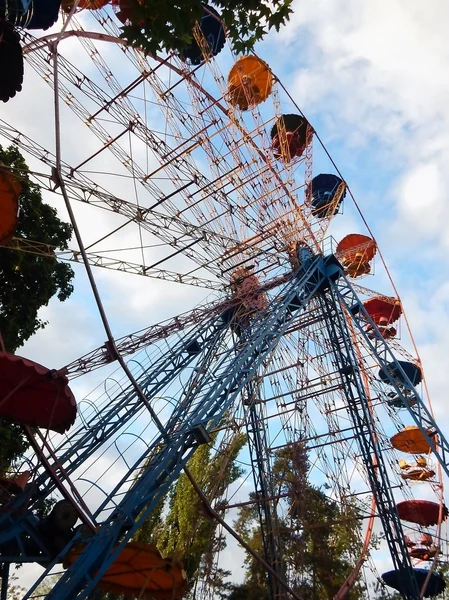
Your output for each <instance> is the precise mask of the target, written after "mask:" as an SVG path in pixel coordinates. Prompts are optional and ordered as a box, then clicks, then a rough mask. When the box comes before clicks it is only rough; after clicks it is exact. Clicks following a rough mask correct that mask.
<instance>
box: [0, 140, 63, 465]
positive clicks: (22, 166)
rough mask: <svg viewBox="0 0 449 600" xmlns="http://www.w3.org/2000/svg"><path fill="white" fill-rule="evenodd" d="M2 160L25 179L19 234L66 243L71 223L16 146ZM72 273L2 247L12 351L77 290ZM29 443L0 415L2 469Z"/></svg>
mask: <svg viewBox="0 0 449 600" xmlns="http://www.w3.org/2000/svg"><path fill="white" fill-rule="evenodd" d="M0 164H1V165H2V167H3V168H5V167H6V168H10V169H12V170H13V172H14V174H15V175H16V176H17V177H18V178H19V180H20V183H21V185H22V193H21V195H20V214H19V221H18V226H17V230H16V235H17V236H20V237H23V238H28V239H30V240H38V241H40V242H44V243H47V244H51V245H53V246H59V248H61V249H63V250H64V249H66V248H67V244H68V241H69V239H70V237H71V235H72V227H71V225H69V224H68V223H64V222H63V221H61V220H60V219H59V218H58V216H57V214H56V210H55V209H54V208H52V207H51V206H49V205H48V204H45V203H44V202H43V201H42V195H41V191H40V189H39V187H38V186H37V185H35V184H33V183H32V182H31V180H30V178H29V176H28V167H27V165H26V163H25V160H24V158H23V156H22V155H21V154H20V152H19V151H18V150H17V148H15V147H14V146H10V147H9V148H7V149H3V148H2V147H1V146H0ZM73 276H74V273H73V270H72V268H71V267H70V266H69V265H67V264H62V263H58V262H57V260H56V258H53V257H42V256H35V255H33V254H29V253H24V252H19V251H17V250H13V249H8V248H0V333H1V335H2V338H3V342H4V345H5V348H6V350H7V351H8V352H14V351H15V350H16V349H17V348H19V347H20V346H22V344H23V343H24V342H25V341H26V340H27V339H29V338H30V337H31V336H32V335H33V334H34V333H36V331H38V330H39V329H42V328H43V327H45V325H46V324H47V323H46V322H44V321H42V319H40V318H39V317H38V311H39V309H40V308H41V307H42V306H46V305H47V304H48V302H49V300H50V298H52V297H53V296H55V295H56V296H57V298H58V299H59V300H61V301H64V300H66V299H67V298H68V297H69V296H70V294H71V293H72V291H73V286H72V283H71V281H72V278H73ZM27 447H28V443H27V441H26V439H25V437H24V435H23V431H22V428H21V427H20V426H19V425H14V424H5V423H4V422H2V421H1V420H0V472H4V471H5V470H6V469H7V468H8V467H9V465H10V464H11V461H12V460H13V459H14V458H15V457H17V456H19V455H21V454H22V453H23V452H24V451H25V450H26V448H27Z"/></svg>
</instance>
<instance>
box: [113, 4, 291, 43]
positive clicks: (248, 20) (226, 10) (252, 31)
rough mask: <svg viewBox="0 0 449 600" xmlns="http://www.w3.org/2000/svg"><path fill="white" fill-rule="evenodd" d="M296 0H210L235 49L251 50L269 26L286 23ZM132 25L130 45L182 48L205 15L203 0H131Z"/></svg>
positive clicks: (127, 34) (126, 32)
mask: <svg viewBox="0 0 449 600" xmlns="http://www.w3.org/2000/svg"><path fill="white" fill-rule="evenodd" d="M292 2H293V0H272V1H271V2H267V1H260V0H211V1H210V2H209V5H211V6H213V7H214V8H215V9H216V10H217V11H218V12H219V13H220V14H221V18H222V20H223V23H224V25H225V28H226V30H227V36H228V38H229V39H230V41H231V44H232V46H233V47H234V49H235V51H236V52H248V51H250V50H252V48H253V47H254V44H255V43H256V42H257V41H258V40H260V39H262V38H263V37H264V36H265V35H266V34H267V33H268V31H269V30H270V29H272V28H274V29H276V31H279V28H280V27H281V26H282V25H284V24H285V23H286V22H287V21H288V20H289V18H290V14H291V13H292V8H291V5H292ZM130 4H131V8H132V14H133V18H132V21H133V24H132V25H125V26H124V27H123V37H124V39H126V40H127V41H128V43H129V44H132V45H134V46H137V47H140V48H142V49H143V50H144V52H146V53H147V54H156V53H157V52H160V51H161V50H167V51H171V50H175V51H178V52H179V51H181V50H183V49H185V48H186V47H187V46H188V45H189V44H190V43H191V42H192V39H193V34H192V31H193V28H194V26H195V22H196V21H198V20H201V16H202V14H203V11H202V6H203V3H202V2H201V0H178V1H177V2H160V0H130Z"/></svg>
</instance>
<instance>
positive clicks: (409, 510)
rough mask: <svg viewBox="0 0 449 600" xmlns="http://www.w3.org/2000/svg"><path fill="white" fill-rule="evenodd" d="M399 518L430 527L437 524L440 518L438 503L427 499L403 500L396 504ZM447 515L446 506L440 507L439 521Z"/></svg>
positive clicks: (443, 519)
mask: <svg viewBox="0 0 449 600" xmlns="http://www.w3.org/2000/svg"><path fill="white" fill-rule="evenodd" d="M396 508H397V511H398V514H399V518H400V519H402V520H403V521H409V522H410V523H416V524H417V525H423V527H430V525H437V523H438V522H439V518H440V505H439V504H437V503H436V502H430V501H429V500H405V501H404V502H399V503H398V504H396ZM447 516H448V510H447V508H446V506H444V505H443V507H442V515H441V521H445V520H446V519H447Z"/></svg>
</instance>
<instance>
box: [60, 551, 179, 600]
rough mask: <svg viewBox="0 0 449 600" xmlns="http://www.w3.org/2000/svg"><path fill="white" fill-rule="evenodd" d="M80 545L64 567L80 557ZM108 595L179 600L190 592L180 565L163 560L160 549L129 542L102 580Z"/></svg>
mask: <svg viewBox="0 0 449 600" xmlns="http://www.w3.org/2000/svg"><path fill="white" fill-rule="evenodd" d="M83 548H84V547H80V546H78V547H77V548H75V549H74V550H73V551H72V552H70V553H69V554H68V556H67V557H66V558H65V560H64V567H66V568H67V567H68V566H70V565H71V564H72V563H73V562H75V560H76V559H77V558H78V556H79V554H80V553H81V552H82V550H83ZM98 587H99V588H100V589H101V590H103V591H104V592H112V593H115V594H124V595H125V596H136V597H139V598H141V599H142V600H178V599H180V598H182V596H183V595H184V594H185V593H186V591H187V587H188V581H187V576H186V574H185V571H184V569H183V567H182V564H181V563H180V562H177V561H174V560H173V559H172V558H162V556H161V554H160V552H159V550H158V549H157V548H156V546H150V545H148V544H141V543H139V542H129V543H128V544H126V546H125V547H124V549H123V550H122V551H121V552H120V554H119V556H118V557H117V558H116V560H115V561H114V562H113V564H112V565H111V566H110V567H109V569H108V570H107V571H106V573H105V574H104V575H103V577H102V578H101V579H100V582H99V584H98Z"/></svg>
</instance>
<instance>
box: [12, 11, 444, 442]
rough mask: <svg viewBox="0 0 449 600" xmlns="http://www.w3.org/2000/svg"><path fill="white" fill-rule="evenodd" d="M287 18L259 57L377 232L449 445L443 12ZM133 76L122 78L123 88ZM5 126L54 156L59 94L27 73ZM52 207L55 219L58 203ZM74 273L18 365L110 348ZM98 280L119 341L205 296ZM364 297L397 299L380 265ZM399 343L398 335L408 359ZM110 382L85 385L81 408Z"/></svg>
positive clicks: (98, 216) (339, 230) (345, 220)
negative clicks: (64, 297) (68, 291)
mask: <svg viewBox="0 0 449 600" xmlns="http://www.w3.org/2000/svg"><path fill="white" fill-rule="evenodd" d="M293 8H294V14H293V16H292V19H291V22H290V23H289V25H288V26H287V27H286V28H284V29H282V30H281V31H280V32H279V33H276V34H272V35H270V36H269V37H268V38H267V39H266V40H265V41H263V42H262V43H260V44H259V46H258V47H257V48H256V52H257V53H258V54H259V55H260V57H261V58H263V59H264V60H266V61H267V62H268V63H269V65H270V67H271V68H272V70H273V71H274V73H276V75H277V76H278V77H279V78H280V79H281V81H282V83H283V84H284V85H285V87H286V88H287V89H288V91H289V92H290V94H291V95H292V96H293V98H294V99H295V101H296V102H297V104H298V105H299V106H300V108H301V109H302V111H303V112H304V114H305V115H306V116H307V118H308V119H309V120H310V122H311V123H312V125H313V127H314V128H315V130H316V131H317V132H318V134H319V136H320V137H321V139H322V141H323V142H324V143H325V145H326V147H327V149H328V150H329V151H330V153H331V155H332V157H333V158H334V160H335V162H336V164H337V165H338V167H339V169H340V170H341V172H342V173H343V175H344V177H345V179H346V180H347V182H348V184H349V186H350V188H351V190H352V192H353V194H354V196H355V198H356V200H357V203H358V204H359V206H360V208H361V210H362V212H363V215H364V217H365V218H366V220H367V222H368V223H369V226H370V228H371V229H372V231H373V233H374V235H375V237H376V240H377V241H378V243H379V246H380V249H381V251H382V253H383V255H384V257H385V260H386V262H387V264H388V266H389V269H390V272H391V274H392V276H393V279H394V281H395V283H396V285H397V288H398V290H399V294H400V296H401V299H402V301H403V305H404V307H405V311H406V313H407V315H408V318H409V322H410V325H411V328H412V331H413V332H414V335H415V339H416V341H417V343H418V347H419V349H420V353H421V357H422V360H423V365H424V369H425V373H426V378H427V380H428V384H429V389H430V393H431V398H432V401H433V405H434V409H435V413H436V415H437V418H438V420H439V423H440V426H441V427H442V429H443V431H444V430H446V431H449V426H448V425H449V420H448V419H447V411H446V408H445V407H446V402H447V399H446V395H447V391H446V389H447V384H446V374H447V372H448V371H449V358H448V356H449V354H448V353H447V332H448V331H449V283H448V281H447V273H448V266H449V259H448V246H449V226H448V223H449V220H448V217H449V204H448V202H447V198H446V190H447V189H448V183H449V175H448V174H447V169H446V165H447V162H448V159H449V115H448V112H447V106H448V102H449V83H448V80H447V64H448V58H449V56H448V54H449V48H448V46H447V36H446V30H447V24H448V22H449V7H448V6H447V4H446V3H445V2H444V1H443V0H435V1H434V2H432V4H431V6H429V5H425V4H424V3H422V2H418V1H417V0H408V1H406V0H402V1H401V0H394V1H391V0H390V1H388V0H378V1H376V2H375V1H374V0H370V1H368V2H365V3H363V4H362V3H360V2H359V1H357V0H347V1H344V0H335V1H333V2H332V3H331V2H329V1H327V0H316V1H315V2H313V3H305V2H300V1H299V0H298V1H296V2H295V3H294V5H293ZM64 43H65V44H66V47H67V54H68V56H69V57H70V58H71V59H73V60H75V61H77V64H79V66H80V68H81V69H86V71H87V72H88V73H89V74H91V73H93V71H94V70H93V67H92V65H91V64H90V62H89V59H88V58H87V55H81V54H80V53H79V52H78V49H77V48H78V46H77V45H76V44H75V43H73V44H72V42H64ZM102 51H103V52H104V55H105V58H106V59H108V58H110V56H112V52H110V49H108V48H105V47H104V46H102ZM220 61H221V62H220ZM219 64H220V65H221V66H220V68H221V69H222V70H223V72H224V73H225V74H226V69H227V66H228V64H230V57H229V56H224V57H221V58H220V59H219ZM126 75H127V73H126V71H123V70H121V69H120V70H119V71H118V76H119V78H120V79H122V80H124V81H126V80H127V79H126ZM92 76H93V75H92ZM37 91H38V92H39V93H37ZM265 110H267V111H268V110H269V107H268V103H267V105H266V106H264V108H263V111H265ZM36 115H39V118H38V119H36ZM2 118H4V119H5V120H7V121H8V122H9V123H10V124H11V125H12V126H15V127H17V129H19V130H22V131H24V132H25V133H28V135H30V137H34V136H36V139H39V140H40V141H41V143H43V144H44V145H46V144H47V143H48V144H49V147H52V145H53V123H52V98H51V93H50V90H49V88H48V87H47V86H45V85H43V84H42V82H41V81H40V80H39V79H38V78H37V76H36V75H35V73H34V72H33V71H32V70H31V69H30V68H27V71H26V75H25V83H24V91H23V92H22V93H21V94H20V95H18V96H17V98H16V99H14V100H12V101H10V102H9V103H8V104H7V105H6V106H5V107H4V116H2ZM63 123H64V125H63V152H64V153H65V154H64V156H65V157H67V158H68V160H69V162H71V161H73V163H72V164H76V160H77V158H79V157H80V156H83V153H85V152H86V145H88V147H89V148H92V151H94V149H96V148H97V147H98V143H97V141H96V140H94V139H93V138H92V136H91V137H89V135H88V134H87V133H86V131H87V130H86V129H85V128H84V126H82V125H81V124H80V122H79V121H78V120H77V119H76V118H75V117H74V116H73V115H72V113H70V112H69V111H67V110H65V108H64V111H63ZM315 148H316V150H315V163H314V164H315V170H314V174H317V173H318V172H320V171H322V170H326V169H327V168H328V166H327V165H328V163H326V161H325V160H324V158H323V154H322V153H321V152H320V150H319V149H318V145H316V146H315ZM139 151H141V149H139ZM84 155H85V154H84ZM114 160H115V159H107V158H105V159H104V162H103V158H101V160H100V161H99V162H97V163H96V165H97V168H106V167H107V168H108V170H110V169H111V165H112V168H117V166H116V163H115V162H114ZM108 161H111V162H108ZM30 164H32V161H30ZM103 181H107V178H103ZM106 185H107V183H106ZM113 185H114V186H115V185H116V183H115V181H114V184H113ZM114 191H115V187H114ZM120 191H121V192H122V193H123V194H127V197H128V198H130V199H131V194H132V193H133V192H132V191H130V190H129V189H127V188H126V186H125V184H124V185H123V188H122V189H120ZM49 201H50V202H52V203H53V204H54V205H55V206H58V207H59V208H60V207H61V203H60V202H59V200H56V199H54V198H49ZM75 208H76V214H77V217H78V219H79V221H80V226H81V230H82V232H83V236H85V240H86V241H87V242H88V243H89V241H90V240H93V239H95V237H96V236H97V237H98V235H99V231H105V232H106V231H108V230H110V229H112V228H113V227H115V226H117V225H118V224H120V223H121V221H120V220H117V219H116V218H115V217H114V216H111V215H110V214H109V213H104V212H103V211H99V210H93V209H90V208H88V207H87V208H86V207H84V206H81V207H80V206H76V207H75ZM60 210H61V214H62V215H64V210H63V209H62V208H60ZM334 221H335V222H334V223H333V225H332V229H331V233H333V234H334V235H335V237H336V238H339V237H341V236H342V235H343V234H344V233H349V232H351V231H354V232H358V231H360V232H362V233H364V232H365V231H364V230H363V229H362V224H361V222H360V219H359V217H358V216H357V213H356V211H355V210H354V207H353V206H352V204H351V202H350V200H349V199H347V201H346V202H345V206H344V211H343V214H341V215H338V216H337V217H336V218H335V220H334ZM126 232H127V233H126V234H125V235H124V236H123V237H122V238H120V243H123V244H124V245H125V244H129V245H133V244H134V243H135V242H134V240H135V236H136V235H137V234H138V231H137V228H128V229H127V230H126ZM155 252H156V250H155ZM133 256H134V255H133ZM134 260H137V259H136V258H135V256H134ZM76 272H77V279H76V291H75V293H74V294H73V296H72V298H71V299H70V300H69V301H67V302H66V303H64V304H59V303H58V302H57V301H52V302H51V303H50V305H49V306H48V307H46V308H44V309H43V310H42V318H44V319H48V320H49V322H50V323H49V325H48V326H47V328H46V329H45V330H44V331H41V332H39V333H38V334H36V336H34V337H33V338H32V339H31V340H30V341H29V342H27V343H26V345H25V346H24V348H23V349H21V350H20V351H19V354H22V355H24V356H27V357H29V358H33V359H35V360H37V361H39V362H42V363H43V364H46V365H47V366H49V367H52V368H57V367H60V366H62V365H63V364H66V363H67V362H69V361H70V360H72V359H74V358H76V357H77V356H80V355H82V354H84V353H85V352H86V351H88V350H90V349H92V348H94V347H96V346H99V345H101V343H103V341H104V337H105V336H104V334H103V332H102V329H101V326H100V322H99V318H98V315H97V313H96V311H95V308H94V305H93V302H92V298H91V295H90V292H89V288H88V285H87V282H86V278H85V276H84V274H83V272H82V269H81V268H79V267H77V268H76ZM95 274H96V277H97V281H98V285H99V288H100V291H101V293H102V296H103V299H104V302H105V306H106V309H107V312H108V315H109V316H110V319H111V323H112V327H113V331H114V333H115V334H116V335H124V334H125V333H127V332H130V331H134V330H137V329H139V328H141V327H145V326H146V325H148V324H149V323H151V322H155V321H159V320H162V319H163V318H167V317H169V316H171V315H174V314H176V313H177V312H183V311H185V310H187V309H188V308H189V306H194V305H195V304H197V303H198V302H199V301H200V300H201V299H202V298H205V297H206V296H208V293H207V292H205V291H203V290H198V289H195V288H194V289H185V288H184V287H182V286H177V285H175V284H164V283H161V282H159V281H158V282H155V281H153V280H149V279H148V280H145V279H143V278H138V277H133V276H131V275H125V274H118V273H114V272H104V271H101V270H100V271H98V270H97V271H95ZM361 283H362V285H366V286H367V287H370V288H372V289H376V290H378V291H379V292H382V293H385V294H389V295H392V291H391V287H390V286H389V284H388V281H387V278H386V276H385V273H384V272H383V270H382V268H381V265H380V261H377V263H376V274H375V276H374V277H370V278H367V279H365V280H363V281H362V282H361ZM209 297H210V295H209ZM125 299H126V300H125ZM405 329H406V328H405V324H404V323H403V324H402V329H401V332H402V333H403V343H404V344H405V345H406V346H407V347H408V346H409V340H408V338H407V335H406V332H405ZM103 376H104V375H103V374H102V373H100V374H99V375H97V374H96V375H94V376H92V377H91V378H89V379H87V380H84V379H81V380H77V382H76V384H75V385H74V391H75V393H76V395H77V397H81V396H82V395H83V394H85V393H87V392H88V391H89V389H90V388H91V387H93V384H94V382H95V381H97V380H99V378H101V377H103Z"/></svg>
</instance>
